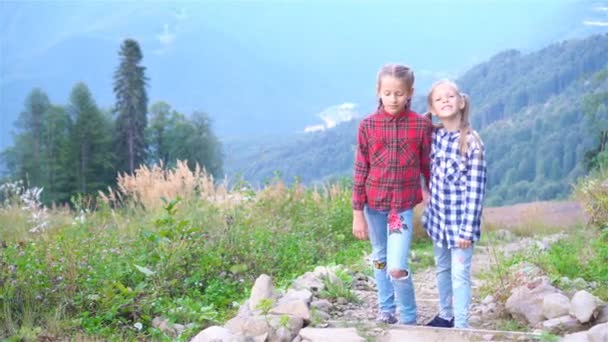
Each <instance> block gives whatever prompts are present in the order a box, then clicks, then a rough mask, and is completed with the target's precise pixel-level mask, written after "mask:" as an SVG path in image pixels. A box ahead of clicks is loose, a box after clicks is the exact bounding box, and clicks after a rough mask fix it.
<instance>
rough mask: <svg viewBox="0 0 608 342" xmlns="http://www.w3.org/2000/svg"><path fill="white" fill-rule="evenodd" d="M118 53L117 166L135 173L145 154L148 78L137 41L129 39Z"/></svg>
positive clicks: (115, 88) (115, 85)
mask: <svg viewBox="0 0 608 342" xmlns="http://www.w3.org/2000/svg"><path fill="white" fill-rule="evenodd" d="M118 54H119V56H120V65H119V66H118V69H117V70H116V72H115V73H114V93H115V95H116V105H115V108H114V110H115V113H116V114H117V117H116V131H117V132H116V133H117V141H116V157H117V159H118V160H117V162H118V164H117V166H118V170H119V171H127V172H129V173H133V171H134V170H135V169H136V168H137V167H138V166H139V165H140V164H142V163H144V161H145V157H146V139H145V129H146V125H147V118H146V112H147V107H148V95H147V94H146V85H147V81H148V78H147V77H146V75H145V71H146V68H145V67H143V66H141V65H140V62H141V60H142V58H143V55H142V53H141V49H140V48H139V44H138V43H137V41H135V40H133V39H126V40H125V41H124V42H123V43H122V45H121V47H120V51H119V53H118Z"/></svg>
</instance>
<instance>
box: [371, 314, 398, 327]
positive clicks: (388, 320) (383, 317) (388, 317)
mask: <svg viewBox="0 0 608 342" xmlns="http://www.w3.org/2000/svg"><path fill="white" fill-rule="evenodd" d="M376 322H378V323H385V324H395V323H397V317H395V315H394V314H392V313H390V312H381V313H379V314H378V317H377V318H376Z"/></svg>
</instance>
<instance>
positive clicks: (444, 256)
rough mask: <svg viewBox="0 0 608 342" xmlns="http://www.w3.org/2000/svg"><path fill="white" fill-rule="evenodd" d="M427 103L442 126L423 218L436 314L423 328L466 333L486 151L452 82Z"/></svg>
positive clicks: (435, 134) (445, 82)
mask: <svg viewBox="0 0 608 342" xmlns="http://www.w3.org/2000/svg"><path fill="white" fill-rule="evenodd" d="M427 100H428V107H429V113H428V114H427V115H430V116H435V117H436V118H437V119H438V120H439V121H440V122H441V124H440V125H439V126H438V127H436V128H435V130H434V132H433V142H432V147H431V182H430V194H431V196H430V199H429V202H428V203H427V207H426V210H425V213H424V215H423V224H424V227H425V229H426V231H427V234H428V235H429V236H430V237H431V239H433V246H434V253H435V265H436V274H437V288H438V291H439V313H438V314H437V316H436V317H435V318H433V320H432V321H430V322H429V323H428V324H427V325H429V326H434V327H445V328H451V327H457V328H467V327H468V317H469V304H470V302H471V258H472V256H473V245H474V243H475V241H478V240H479V237H480V235H481V214H482V209H483V197H484V192H485V185H486V161H485V157H484V146H483V142H482V141H481V139H480V138H479V135H478V134H477V132H475V131H474V130H473V129H472V128H471V125H470V123H469V99H468V97H467V96H466V95H465V94H463V93H461V92H460V90H459V89H458V86H457V85H456V84H455V83H454V82H452V81H448V80H442V81H439V82H437V83H435V84H434V85H433V86H432V87H431V91H430V92H429V95H428V99H427Z"/></svg>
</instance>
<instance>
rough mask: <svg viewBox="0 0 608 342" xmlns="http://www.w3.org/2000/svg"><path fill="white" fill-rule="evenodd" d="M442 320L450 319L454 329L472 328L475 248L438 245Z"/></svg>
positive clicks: (436, 258) (437, 256)
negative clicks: (471, 311)
mask: <svg viewBox="0 0 608 342" xmlns="http://www.w3.org/2000/svg"><path fill="white" fill-rule="evenodd" d="M434 252H435V266H436V274H437V288H438V290H439V317H441V318H443V319H447V320H450V319H452V317H454V327H456V328H468V327H469V304H471V258H472V257H473V245H471V246H470V247H469V248H467V249H461V248H456V247H454V248H447V247H439V246H437V245H436V244H435V245H434Z"/></svg>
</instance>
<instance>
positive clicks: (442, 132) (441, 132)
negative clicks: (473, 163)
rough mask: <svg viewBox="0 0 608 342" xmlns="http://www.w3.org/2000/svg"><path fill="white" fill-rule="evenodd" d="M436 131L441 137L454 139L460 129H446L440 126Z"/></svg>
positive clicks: (458, 135)
mask: <svg viewBox="0 0 608 342" xmlns="http://www.w3.org/2000/svg"><path fill="white" fill-rule="evenodd" d="M437 133H438V134H439V137H441V138H447V139H449V140H455V139H457V138H458V137H460V131H451V132H450V131H448V130H446V129H445V128H443V127H441V128H439V129H438V130H437Z"/></svg>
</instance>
